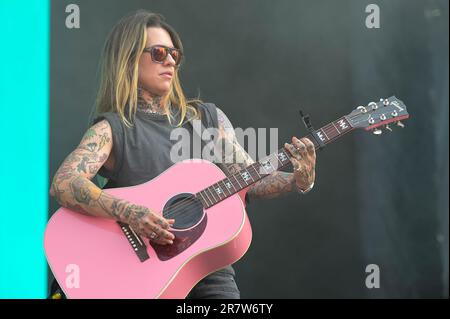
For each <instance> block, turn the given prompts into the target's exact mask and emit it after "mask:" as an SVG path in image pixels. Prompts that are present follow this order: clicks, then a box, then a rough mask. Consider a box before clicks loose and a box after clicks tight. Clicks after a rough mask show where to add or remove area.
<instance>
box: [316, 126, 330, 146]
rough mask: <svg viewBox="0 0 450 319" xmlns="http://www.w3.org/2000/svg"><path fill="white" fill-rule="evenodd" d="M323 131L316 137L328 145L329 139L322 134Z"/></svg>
mask: <svg viewBox="0 0 450 319" xmlns="http://www.w3.org/2000/svg"><path fill="white" fill-rule="evenodd" d="M321 131H322V129H320V130H318V131H316V136H317V137H318V138H320V140H321V141H322V142H324V143H326V142H327V140H328V138H327V137H325V136H324V133H322V132H321Z"/></svg>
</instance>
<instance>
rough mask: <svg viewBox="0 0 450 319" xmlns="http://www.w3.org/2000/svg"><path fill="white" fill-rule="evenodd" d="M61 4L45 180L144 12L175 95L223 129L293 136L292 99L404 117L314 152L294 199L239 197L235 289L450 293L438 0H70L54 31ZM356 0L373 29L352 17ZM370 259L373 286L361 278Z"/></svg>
mask: <svg viewBox="0 0 450 319" xmlns="http://www.w3.org/2000/svg"><path fill="white" fill-rule="evenodd" d="M70 3H73V2H72V1H66V0H57V1H52V34H51V114H50V118H51V122H50V123H51V135H50V153H51V154H50V174H51V176H49V178H51V177H52V176H53V174H54V173H55V171H56V169H57V167H58V165H59V164H60V163H61V162H62V160H63V159H64V157H65V156H66V155H67V154H68V153H69V152H70V151H71V150H73V148H74V147H75V146H76V145H77V143H78V142H79V140H80V138H81V136H82V134H83V132H84V130H85V129H86V128H87V123H88V117H89V114H90V112H91V110H92V106H93V103H94V97H95V91H96V88H97V80H98V74H97V72H98V71H97V70H98V61H99V56H100V52H101V48H102V45H103V42H104V40H105V38H106V35H107V33H108V32H109V30H110V29H111V27H112V26H113V25H114V24H115V22H117V20H118V19H120V17H122V16H123V15H124V14H126V13H128V12H130V11H134V10H136V9H139V8H144V9H148V10H151V11H154V12H158V13H161V14H163V15H164V16H165V18H166V20H167V21H168V22H169V23H170V24H171V25H172V26H173V27H174V28H175V29H176V30H177V31H178V32H179V34H180V36H181V38H182V41H183V44H184V47H185V54H186V63H185V64H184V65H183V67H182V72H181V79H182V84H183V87H184V89H185V92H186V94H187V96H190V97H194V96H196V95H198V94H199V93H200V97H201V98H202V99H203V100H205V101H208V102H214V103H216V104H217V105H218V106H220V107H221V108H222V109H223V110H224V111H225V113H226V114H227V115H228V117H229V118H230V119H231V121H232V123H233V124H234V126H235V127H241V128H247V127H255V128H257V127H261V128H270V127H276V128H278V134H279V143H280V145H281V143H283V142H284V141H288V139H289V138H290V137H291V136H292V135H297V136H302V135H304V134H305V133H306V132H305V131H304V129H303V127H302V126H301V124H300V119H299V117H298V113H297V112H298V111H297V110H298V108H299V107H300V106H301V107H302V108H303V109H304V110H306V111H307V112H308V113H309V114H310V115H311V117H312V119H313V123H314V124H315V125H316V126H317V127H319V126H321V125H323V124H326V123H328V122H329V121H331V120H334V119H336V118H338V117H340V116H342V115H345V114H347V113H349V112H350V111H351V110H352V109H353V108H355V107H356V106H358V105H361V104H367V103H368V102H370V101H373V100H375V101H376V100H378V99H379V98H380V97H387V96H390V95H396V96H397V97H398V98H400V99H401V100H403V101H404V103H405V104H406V105H407V107H408V111H409V112H410V114H411V115H412V117H411V119H410V120H408V121H407V122H406V123H405V124H406V128H405V129H403V130H400V129H397V130H395V132H393V133H390V134H387V133H385V134H383V135H382V136H379V137H376V136H373V135H371V134H366V133H364V132H362V131H358V132H355V133H353V134H351V135H349V136H347V137H346V138H344V139H342V140H341V141H338V142H337V143H334V144H331V145H330V146H328V147H327V148H326V149H325V150H324V151H323V152H320V153H319V154H318V164H317V180H316V186H315V189H314V191H313V192H311V193H310V194H308V195H307V196H300V195H297V194H290V195H287V196H284V197H282V198H278V199H273V200H264V201H255V202H252V203H251V204H250V206H248V209H247V211H248V213H249V216H250V218H251V221H252V226H253V234H254V237H253V243H252V246H251V247H250V250H249V251H248V253H247V254H246V255H245V256H244V257H243V258H242V259H241V260H240V261H239V262H237V263H236V264H235V268H236V270H237V281H238V284H239V287H240V289H241V292H242V297H244V298H402V297H403V298H422V297H426V298H429V297H443V296H447V297H448V2H447V1H445V0H442V1H431V0H415V1H411V0H396V1H370V2H368V3H365V2H364V1H359V0H353V1H332V0H315V1H313V0H296V1H294V0H291V1H288V0H281V1H260V0H246V1H242V0H231V1H216V0H215V1H208V0H191V1H182V0H164V1H163V0H159V1H142V0H130V1H127V2H125V1H118V0H114V1H111V0H108V1H106V0H103V1H86V0H78V1H77V2H76V4H77V5H78V6H79V8H80V14H81V19H80V28H79V29H67V28H66V26H65V19H66V16H67V13H66V12H65V8H66V6H67V5H68V4H70ZM369 3H376V4H377V5H378V6H379V7H380V13H381V21H380V22H381V25H380V28H379V29H368V28H367V27H366V25H365V19H366V17H367V15H368V13H365V8H366V6H367V5H368V4H369ZM56 209H57V205H56V203H55V202H54V200H51V203H50V213H52V212H54V211H55V210H56ZM372 263H374V264H377V265H378V266H379V267H380V271H381V283H380V288H379V289H368V288H366V286H365V279H366V276H367V274H366V273H365V267H366V266H367V265H368V264H372Z"/></svg>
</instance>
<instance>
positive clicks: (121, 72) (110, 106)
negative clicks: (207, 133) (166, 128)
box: [95, 10, 202, 126]
mask: <svg viewBox="0 0 450 319" xmlns="http://www.w3.org/2000/svg"><path fill="white" fill-rule="evenodd" d="M148 27H160V28H163V29H165V30H166V31H167V32H168V33H169V35H170V38H171V40H172V42H173V44H174V46H175V48H177V49H179V50H181V52H182V53H184V52H183V45H182V43H181V39H180V37H179V35H178V34H177V32H176V31H175V30H174V29H173V28H172V27H171V26H170V25H168V24H167V23H166V22H165V21H164V17H163V16H162V15H160V14H158V13H152V12H149V11H146V10H138V11H136V12H134V13H132V14H130V15H127V16H125V17H123V18H122V19H121V20H120V21H119V22H118V23H117V24H116V25H115V26H114V27H113V29H112V30H111V32H110V34H109V35H108V38H107V39H106V42H105V45H104V47H103V52H102V56H101V64H100V85H99V89H98V92H97V98H96V103H95V104H96V113H97V114H100V113H104V112H116V113H118V114H119V116H120V118H121V120H122V121H123V122H124V123H125V125H127V126H131V125H132V122H133V118H134V116H135V114H136V109H137V100H138V65H139V58H140V56H141V54H142V53H143V51H144V48H145V44H146V40H147V28H148ZM183 56H184V54H183ZM178 71H179V68H175V72H174V76H173V80H172V84H171V87H170V91H169V93H168V94H167V95H166V96H165V97H164V99H163V100H162V105H163V107H164V110H165V112H166V114H167V117H168V120H169V123H171V124H172V120H173V118H172V113H171V110H170V109H169V107H170V105H172V106H175V107H177V108H178V110H177V113H179V114H180V121H179V122H178V123H177V126H180V125H181V124H182V123H183V121H184V119H185V117H186V116H187V115H190V116H191V117H192V118H199V117H200V112H199V111H198V110H197V108H196V107H195V104H196V103H202V101H201V100H200V99H198V98H196V99H190V100H187V99H186V97H185V95H184V93H183V89H182V87H181V84H180V78H179V74H178ZM169 101H170V103H168V102H169ZM127 108H128V109H127Z"/></svg>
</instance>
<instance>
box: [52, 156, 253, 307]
mask: <svg viewBox="0 0 450 319" xmlns="http://www.w3.org/2000/svg"><path fill="white" fill-rule="evenodd" d="M224 177H225V174H224V173H223V172H222V171H221V170H220V169H219V168H218V167H217V166H216V165H214V164H212V163H210V162H208V161H204V160H186V161H183V162H179V163H177V164H175V165H173V166H172V167H170V168H169V169H167V170H166V171H165V172H163V173H162V174H160V175H159V176H157V177H156V178H154V179H153V180H151V181H149V182H147V183H144V184H140V185H137V186H132V187H123V188H114V189H105V190H104V191H105V192H107V193H109V194H111V195H114V196H117V197H118V198H121V199H125V200H128V201H130V202H132V203H135V204H138V205H143V206H146V207H148V208H150V209H152V210H154V211H156V212H160V214H163V215H164V216H165V217H168V218H175V225H174V228H173V229H171V232H172V233H173V234H174V235H175V237H176V238H175V241H174V243H173V245H167V246H160V245H156V244H151V245H150V244H149V241H148V239H147V238H140V239H139V237H138V238H136V236H133V234H132V231H131V232H130V229H129V228H128V231H127V230H126V229H125V228H123V226H124V225H119V224H118V223H117V222H115V221H114V220H111V219H105V218H98V217H90V216H85V215H82V214H80V213H77V212H73V211H71V210H69V209H66V208H60V209H59V210H58V211H57V212H55V214H54V215H53V216H52V218H51V219H50V221H49V222H48V225H47V228H46V232H45V239H44V246H45V253H46V256H47V260H48V263H49V265H50V268H51V270H52V272H53V274H54V275H55V278H56V280H57V281H58V283H59V284H60V286H61V288H62V289H63V291H64V293H65V294H66V296H67V297H68V298H151V299H153V298H185V297H186V296H187V294H188V293H189V291H190V290H191V289H192V288H193V287H194V286H195V285H196V284H197V283H198V282H199V281H200V280H201V279H202V278H204V277H206V276H207V275H208V274H210V273H213V272H214V271H216V270H218V269H221V268H223V267H225V266H227V265H230V264H232V263H234V262H236V261H237V260H239V259H240V258H241V257H242V256H243V255H244V254H245V252H246V251H247V249H248V248H249V246H250V242H251V238H252V231H251V226H250V222H249V220H248V217H247V213H246V211H245V206H244V203H243V200H242V199H243V198H244V197H245V193H246V191H247V189H243V190H241V191H240V192H239V193H236V194H234V195H232V196H230V197H228V198H226V199H225V200H223V201H221V202H219V203H217V204H215V205H214V206H211V207H210V208H207V209H204V208H203V206H201V205H199V203H198V202H197V203H195V202H189V201H188V200H189V198H188V197H187V196H189V194H195V193H197V192H199V191H201V190H202V189H204V188H205V187H207V186H209V185H212V184H214V183H215V182H217V181H219V180H221V179H223V178H224ZM180 194H181V195H180ZM183 194H185V195H183ZM180 196H181V199H180V198H178V197H180ZM183 196H184V197H183ZM168 203H172V204H171V205H174V206H171V207H172V208H170V207H169V206H168V205H169V204H168ZM165 207H166V208H167V207H168V208H170V209H168V210H166V211H165V210H164V209H165ZM163 212H164V213H163ZM166 213H167V214H169V215H168V216H166V215H165V214H166ZM175 213H176V215H172V214H175ZM177 220H179V221H180V223H181V224H177V223H178V222H177ZM74 276H76V277H74Z"/></svg>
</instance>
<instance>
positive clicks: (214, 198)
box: [206, 186, 217, 204]
mask: <svg viewBox="0 0 450 319" xmlns="http://www.w3.org/2000/svg"><path fill="white" fill-rule="evenodd" d="M206 189H207V190H208V191H209V193H210V194H211V197H212V198H213V204H215V203H217V199H216V197H215V196H214V192H213V191H212V190H211V186H210V187H208V188H206Z"/></svg>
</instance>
